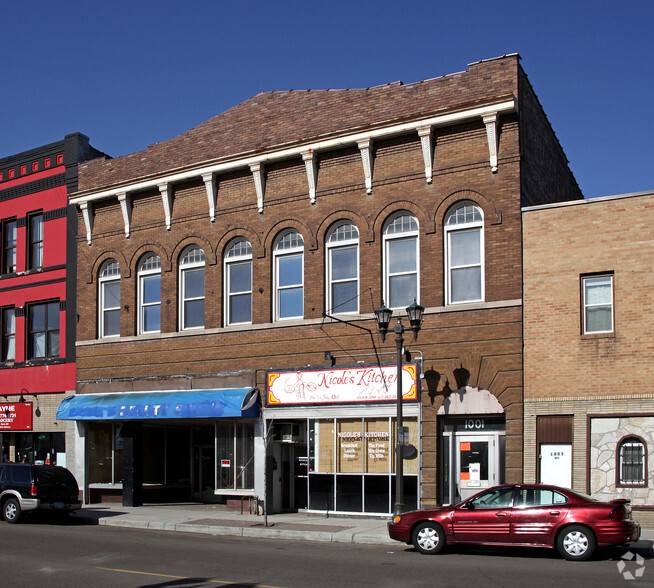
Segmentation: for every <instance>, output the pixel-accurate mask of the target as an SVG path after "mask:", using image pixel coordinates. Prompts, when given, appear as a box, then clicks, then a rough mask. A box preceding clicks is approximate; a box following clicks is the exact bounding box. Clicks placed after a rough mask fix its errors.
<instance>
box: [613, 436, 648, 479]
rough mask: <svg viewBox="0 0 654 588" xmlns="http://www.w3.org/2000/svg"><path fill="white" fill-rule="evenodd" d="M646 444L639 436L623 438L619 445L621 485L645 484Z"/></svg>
mask: <svg viewBox="0 0 654 588" xmlns="http://www.w3.org/2000/svg"><path fill="white" fill-rule="evenodd" d="M645 457H646V452H645V444H644V443H643V442H642V441H641V440H640V439H639V438H638V437H627V438H626V439H623V440H622V441H621V442H620V444H619V447H618V459H619V464H618V471H619V479H618V485H620V486H643V485H645V480H646V467H645V464H646V463H647V460H646V458H645Z"/></svg>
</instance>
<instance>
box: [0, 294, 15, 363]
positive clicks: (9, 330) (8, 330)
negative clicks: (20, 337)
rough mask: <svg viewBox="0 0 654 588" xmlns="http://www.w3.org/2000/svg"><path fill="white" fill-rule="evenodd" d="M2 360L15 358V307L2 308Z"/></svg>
mask: <svg viewBox="0 0 654 588" xmlns="http://www.w3.org/2000/svg"><path fill="white" fill-rule="evenodd" d="M1 352H2V361H14V360H15V359H16V309H15V308H14V307H13V306H12V307H7V308H3V309H2V350H1Z"/></svg>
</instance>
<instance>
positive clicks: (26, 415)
mask: <svg viewBox="0 0 654 588" xmlns="http://www.w3.org/2000/svg"><path fill="white" fill-rule="evenodd" d="M31 430H32V403H31V402H5V403H4V404H0V431H31Z"/></svg>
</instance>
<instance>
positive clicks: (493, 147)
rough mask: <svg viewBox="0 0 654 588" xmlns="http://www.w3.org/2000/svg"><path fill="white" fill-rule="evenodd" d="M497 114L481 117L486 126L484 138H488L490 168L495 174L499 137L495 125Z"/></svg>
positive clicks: (497, 118) (497, 119)
mask: <svg viewBox="0 0 654 588" xmlns="http://www.w3.org/2000/svg"><path fill="white" fill-rule="evenodd" d="M499 118H500V117H499V114H498V113H497V112H494V113H493V114H487V115H485V116H482V120H483V121H484V124H485V125H486V137H487V138H488V153H489V155H490V166H491V171H492V172H493V173H494V174H496V173H497V169H498V168H497V147H498V140H499V135H498V132H497V123H498V121H499Z"/></svg>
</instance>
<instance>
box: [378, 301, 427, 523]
mask: <svg viewBox="0 0 654 588" xmlns="http://www.w3.org/2000/svg"><path fill="white" fill-rule="evenodd" d="M424 311H425V308H424V306H420V305H419V304H418V303H417V302H416V301H415V300H414V301H413V304H411V305H410V306H408V307H407V308H406V313H407V316H408V317H409V323H410V325H411V330H412V331H413V339H414V340H416V339H417V338H418V331H419V330H420V327H421V324H422V314H423V312H424ZM392 315H393V311H392V310H391V309H390V308H388V307H387V306H386V305H385V304H384V302H383V301H382V305H381V308H378V309H377V310H375V317H376V319H377V325H378V327H379V334H380V335H381V338H382V341H386V333H387V332H388V326H389V324H390V322H391V316H392ZM406 330H407V327H405V326H404V325H403V324H402V319H401V318H400V317H398V319H397V324H396V325H395V327H393V332H394V333H395V345H396V347H397V418H396V421H397V422H396V426H397V429H396V433H395V443H396V445H395V504H394V505H393V514H394V515H399V514H400V513H401V512H402V511H403V510H404V455H403V450H404V445H405V441H406V440H405V439H404V436H405V434H404V426H403V422H402V349H403V348H404V337H403V335H404V331H406Z"/></svg>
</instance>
